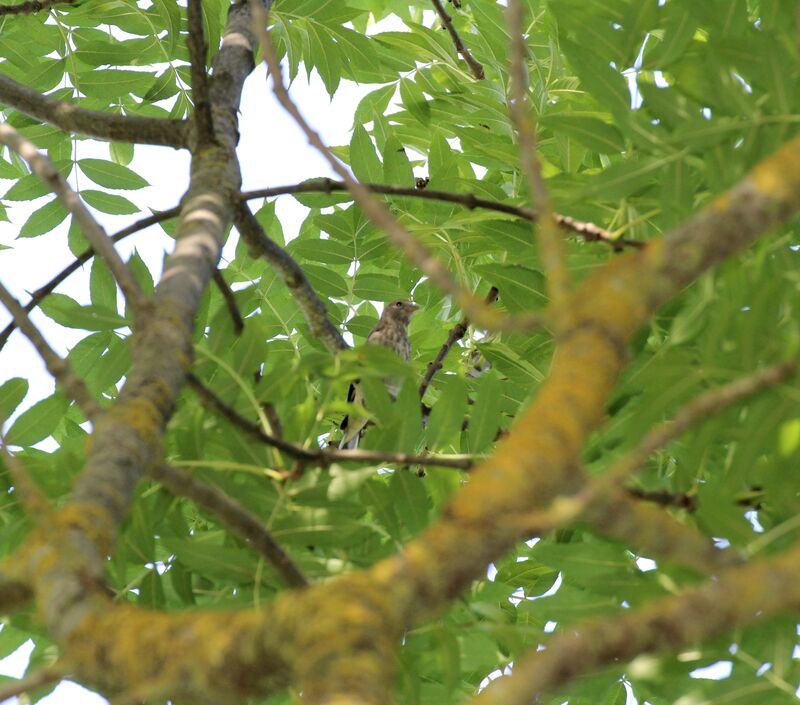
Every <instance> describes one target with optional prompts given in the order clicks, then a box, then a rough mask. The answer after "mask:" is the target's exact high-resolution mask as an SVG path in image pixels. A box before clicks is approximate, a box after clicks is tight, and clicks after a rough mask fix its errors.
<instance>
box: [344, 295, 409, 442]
mask: <svg viewBox="0 0 800 705" xmlns="http://www.w3.org/2000/svg"><path fill="white" fill-rule="evenodd" d="M418 308H419V306H417V305H416V304H413V303H411V302H410V301H405V300H402V299H400V300H398V301H392V303H390V304H387V306H386V308H384V309H383V313H382V314H381V318H380V320H379V321H378V322H377V323H376V324H375V327H374V328H373V329H372V330H371V331H370V332H369V335H368V336H367V343H368V344H370V345H383V346H384V347H387V348H389V350H392V351H394V352H395V353H397V354H398V355H399V356H400V357H402V358H403V359H404V360H406V361H408V359H409V358H410V357H411V346H410V345H409V343H408V323H409V321H410V320H411V316H413V315H414V311H416V310H417V309H418ZM385 383H386V389H387V390H388V392H389V395H390V396H391V397H392V399H394V398H395V397H396V396H397V394H398V392H399V391H400V384H401V382H400V381H399V380H394V379H387V380H385ZM347 401H349V402H354V403H356V404H361V405H363V404H364V396H363V394H362V392H361V387H360V386H359V385H358V383H357V382H354V383H353V384H351V385H350V391H349V392H348V393H347ZM366 425H367V420H366V419H363V418H358V419H352V420H351V419H350V417H349V416H345V417H344V419H342V423H341V425H340V428H341V429H342V433H343V435H342V440H341V441H340V442H339V448H340V449H343V450H344V449H348V450H352V449H353V448H358V439H359V438H361V434H362V433H363V431H364V427H365V426H366Z"/></svg>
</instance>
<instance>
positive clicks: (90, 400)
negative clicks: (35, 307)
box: [0, 283, 102, 419]
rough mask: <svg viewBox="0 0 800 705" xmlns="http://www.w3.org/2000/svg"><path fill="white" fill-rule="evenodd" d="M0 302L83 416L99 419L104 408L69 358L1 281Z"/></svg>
mask: <svg viewBox="0 0 800 705" xmlns="http://www.w3.org/2000/svg"><path fill="white" fill-rule="evenodd" d="M0 301H1V302H2V303H3V305H4V306H5V307H6V308H7V309H8V311H9V313H10V314H11V315H12V317H13V318H14V321H15V323H16V324H17V327H18V328H19V329H20V330H21V331H22V332H23V333H24V334H25V336H26V337H27V338H28V340H30V341H31V343H32V344H33V347H34V348H36V352H38V353H39V355H40V356H41V358H42V360H44V364H45V367H47V371H48V372H49V373H50V374H51V375H53V377H55V379H56V380H57V381H58V383H59V384H60V385H61V386H62V387H63V388H64V391H66V393H67V395H68V396H69V397H70V398H72V399H74V400H75V402H76V403H77V404H78V407H80V410H81V411H82V412H83V415H84V416H85V417H86V418H87V419H94V418H97V416H98V415H99V414H100V412H101V411H102V409H101V408H100V406H99V405H98V404H97V402H96V401H95V398H94V397H93V396H92V394H91V392H90V391H89V390H88V389H87V387H86V384H85V383H84V381H83V380H82V379H81V378H80V377H78V375H76V374H75V373H74V372H73V371H72V367H71V366H70V364H69V363H68V362H67V361H66V360H63V359H62V358H61V357H60V356H59V355H58V354H57V353H56V352H55V350H53V348H51V347H50V346H49V345H48V344H47V341H46V340H45V339H44V337H43V336H42V334H41V333H40V332H39V329H38V328H37V327H36V326H35V325H33V322H32V321H31V319H30V318H29V317H28V314H27V313H26V312H25V309H24V308H22V306H21V305H20V303H19V301H17V300H16V299H15V298H14V297H13V296H12V295H11V292H9V291H8V289H6V288H5V287H4V286H3V284H2V283H0Z"/></svg>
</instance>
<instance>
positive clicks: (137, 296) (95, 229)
mask: <svg viewBox="0 0 800 705" xmlns="http://www.w3.org/2000/svg"><path fill="white" fill-rule="evenodd" d="M0 142H2V143H3V144H5V145H7V146H8V147H9V148H11V149H12V150H13V151H14V152H16V153H17V154H18V155H19V156H20V157H22V158H23V159H24V160H25V161H26V162H28V164H29V165H30V167H31V171H32V172H33V173H34V174H36V176H38V177H39V178H40V179H41V180H42V181H43V182H44V183H45V184H46V185H47V186H48V188H50V189H51V190H52V191H53V193H55V195H56V197H57V198H58V200H59V201H60V202H61V204H62V205H63V206H64V208H66V209H67V210H68V211H69V212H70V213H72V216H73V217H74V218H75V220H76V221H77V222H78V224H79V225H80V226H81V229H82V230H83V234H84V235H85V236H86V239H87V240H88V241H89V243H90V244H91V245H92V249H94V250H95V252H97V253H99V254H100V256H101V257H102V258H103V261H104V262H105V263H106V265H108V268H109V269H110V270H111V274H113V275H114V279H116V281H117V284H119V287H120V289H122V294H123V295H124V296H125V300H126V301H127V302H128V304H129V305H130V307H131V309H132V310H133V311H134V312H135V314H136V316H137V318H140V317H141V316H143V315H144V314H145V311H146V308H147V302H146V299H145V298H144V294H142V291H141V289H140V288H139V284H138V282H137V281H136V279H135V278H134V276H133V272H132V271H131V270H130V269H129V268H128V266H127V265H126V264H125V263H124V262H123V261H122V258H121V257H120V256H119V254H118V253H117V251H116V250H115V249H114V243H113V242H112V241H111V239H110V238H109V237H108V235H107V234H106V231H105V230H103V228H102V227H101V226H100V224H99V223H98V222H97V221H96V220H95V219H94V218H93V217H92V214H91V213H90V212H89V210H88V209H87V208H86V206H84V205H83V202H82V201H81V199H80V197H79V196H78V194H77V193H75V191H73V190H72V189H71V188H70V187H69V184H68V183H67V181H66V179H65V178H64V177H63V176H62V175H61V172H59V171H58V169H56V168H55V166H53V163H52V162H51V161H50V160H49V159H48V158H47V157H46V156H44V155H43V154H42V153H41V152H40V151H39V150H38V149H36V146H35V145H34V144H33V142H31V141H30V140H27V139H26V138H24V137H23V136H22V135H20V134H19V133H18V132H17V131H16V130H15V129H14V128H13V127H11V125H9V124H8V123H5V124H3V125H0Z"/></svg>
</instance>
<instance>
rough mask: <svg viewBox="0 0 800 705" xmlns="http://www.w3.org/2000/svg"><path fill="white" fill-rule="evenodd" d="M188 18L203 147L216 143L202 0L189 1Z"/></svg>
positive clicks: (188, 44)
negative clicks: (207, 68) (209, 91)
mask: <svg viewBox="0 0 800 705" xmlns="http://www.w3.org/2000/svg"><path fill="white" fill-rule="evenodd" d="M186 16H187V22H188V25H189V34H188V36H187V38H186V48H187V49H188V50H189V61H190V63H191V67H192V100H193V101H194V125H195V129H196V130H197V133H196V134H197V142H198V145H199V146H202V145H206V144H211V143H212V142H215V141H216V137H215V136H214V118H213V117H212V115H211V100H210V98H209V93H208V73H207V72H206V55H207V53H208V44H207V42H206V38H205V34H204V33H203V3H202V0H189V1H188V5H187V8H186Z"/></svg>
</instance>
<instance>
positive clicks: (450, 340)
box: [419, 286, 499, 399]
mask: <svg viewBox="0 0 800 705" xmlns="http://www.w3.org/2000/svg"><path fill="white" fill-rule="evenodd" d="M498 293H499V292H498V291H497V287H494V286H493V287H492V288H491V289H489V294H488V295H487V296H486V303H487V304H489V305H491V304H493V303H494V302H495V301H497V296H498ZM467 328H469V319H468V318H467V317H466V316H465V317H464V318H462V319H461V322H460V323H457V324H456V325H455V326H454V327H453V328H452V329H451V331H450V333H449V334H448V336H447V340H445V341H444V344H443V345H442V347H441V348H440V349H439V352H438V353H436V357H435V358H434V359H433V362H429V363H428V367H427V369H426V370H425V376H424V377H423V378H422V382H421V383H420V385H419V396H420V399H421V398H422V397H424V396H425V392H427V391H428V387H430V385H431V381H432V380H433V377H434V375H435V374H436V373H437V372H438V371H439V370H441V369H442V363H443V362H444V359H445V358H446V357H447V354H448V353H449V352H450V350H451V349H452V348H453V346H454V345H455V344H456V342H457V341H459V340H461V339H462V338H463V337H464V336H465V335H466V333H467Z"/></svg>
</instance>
